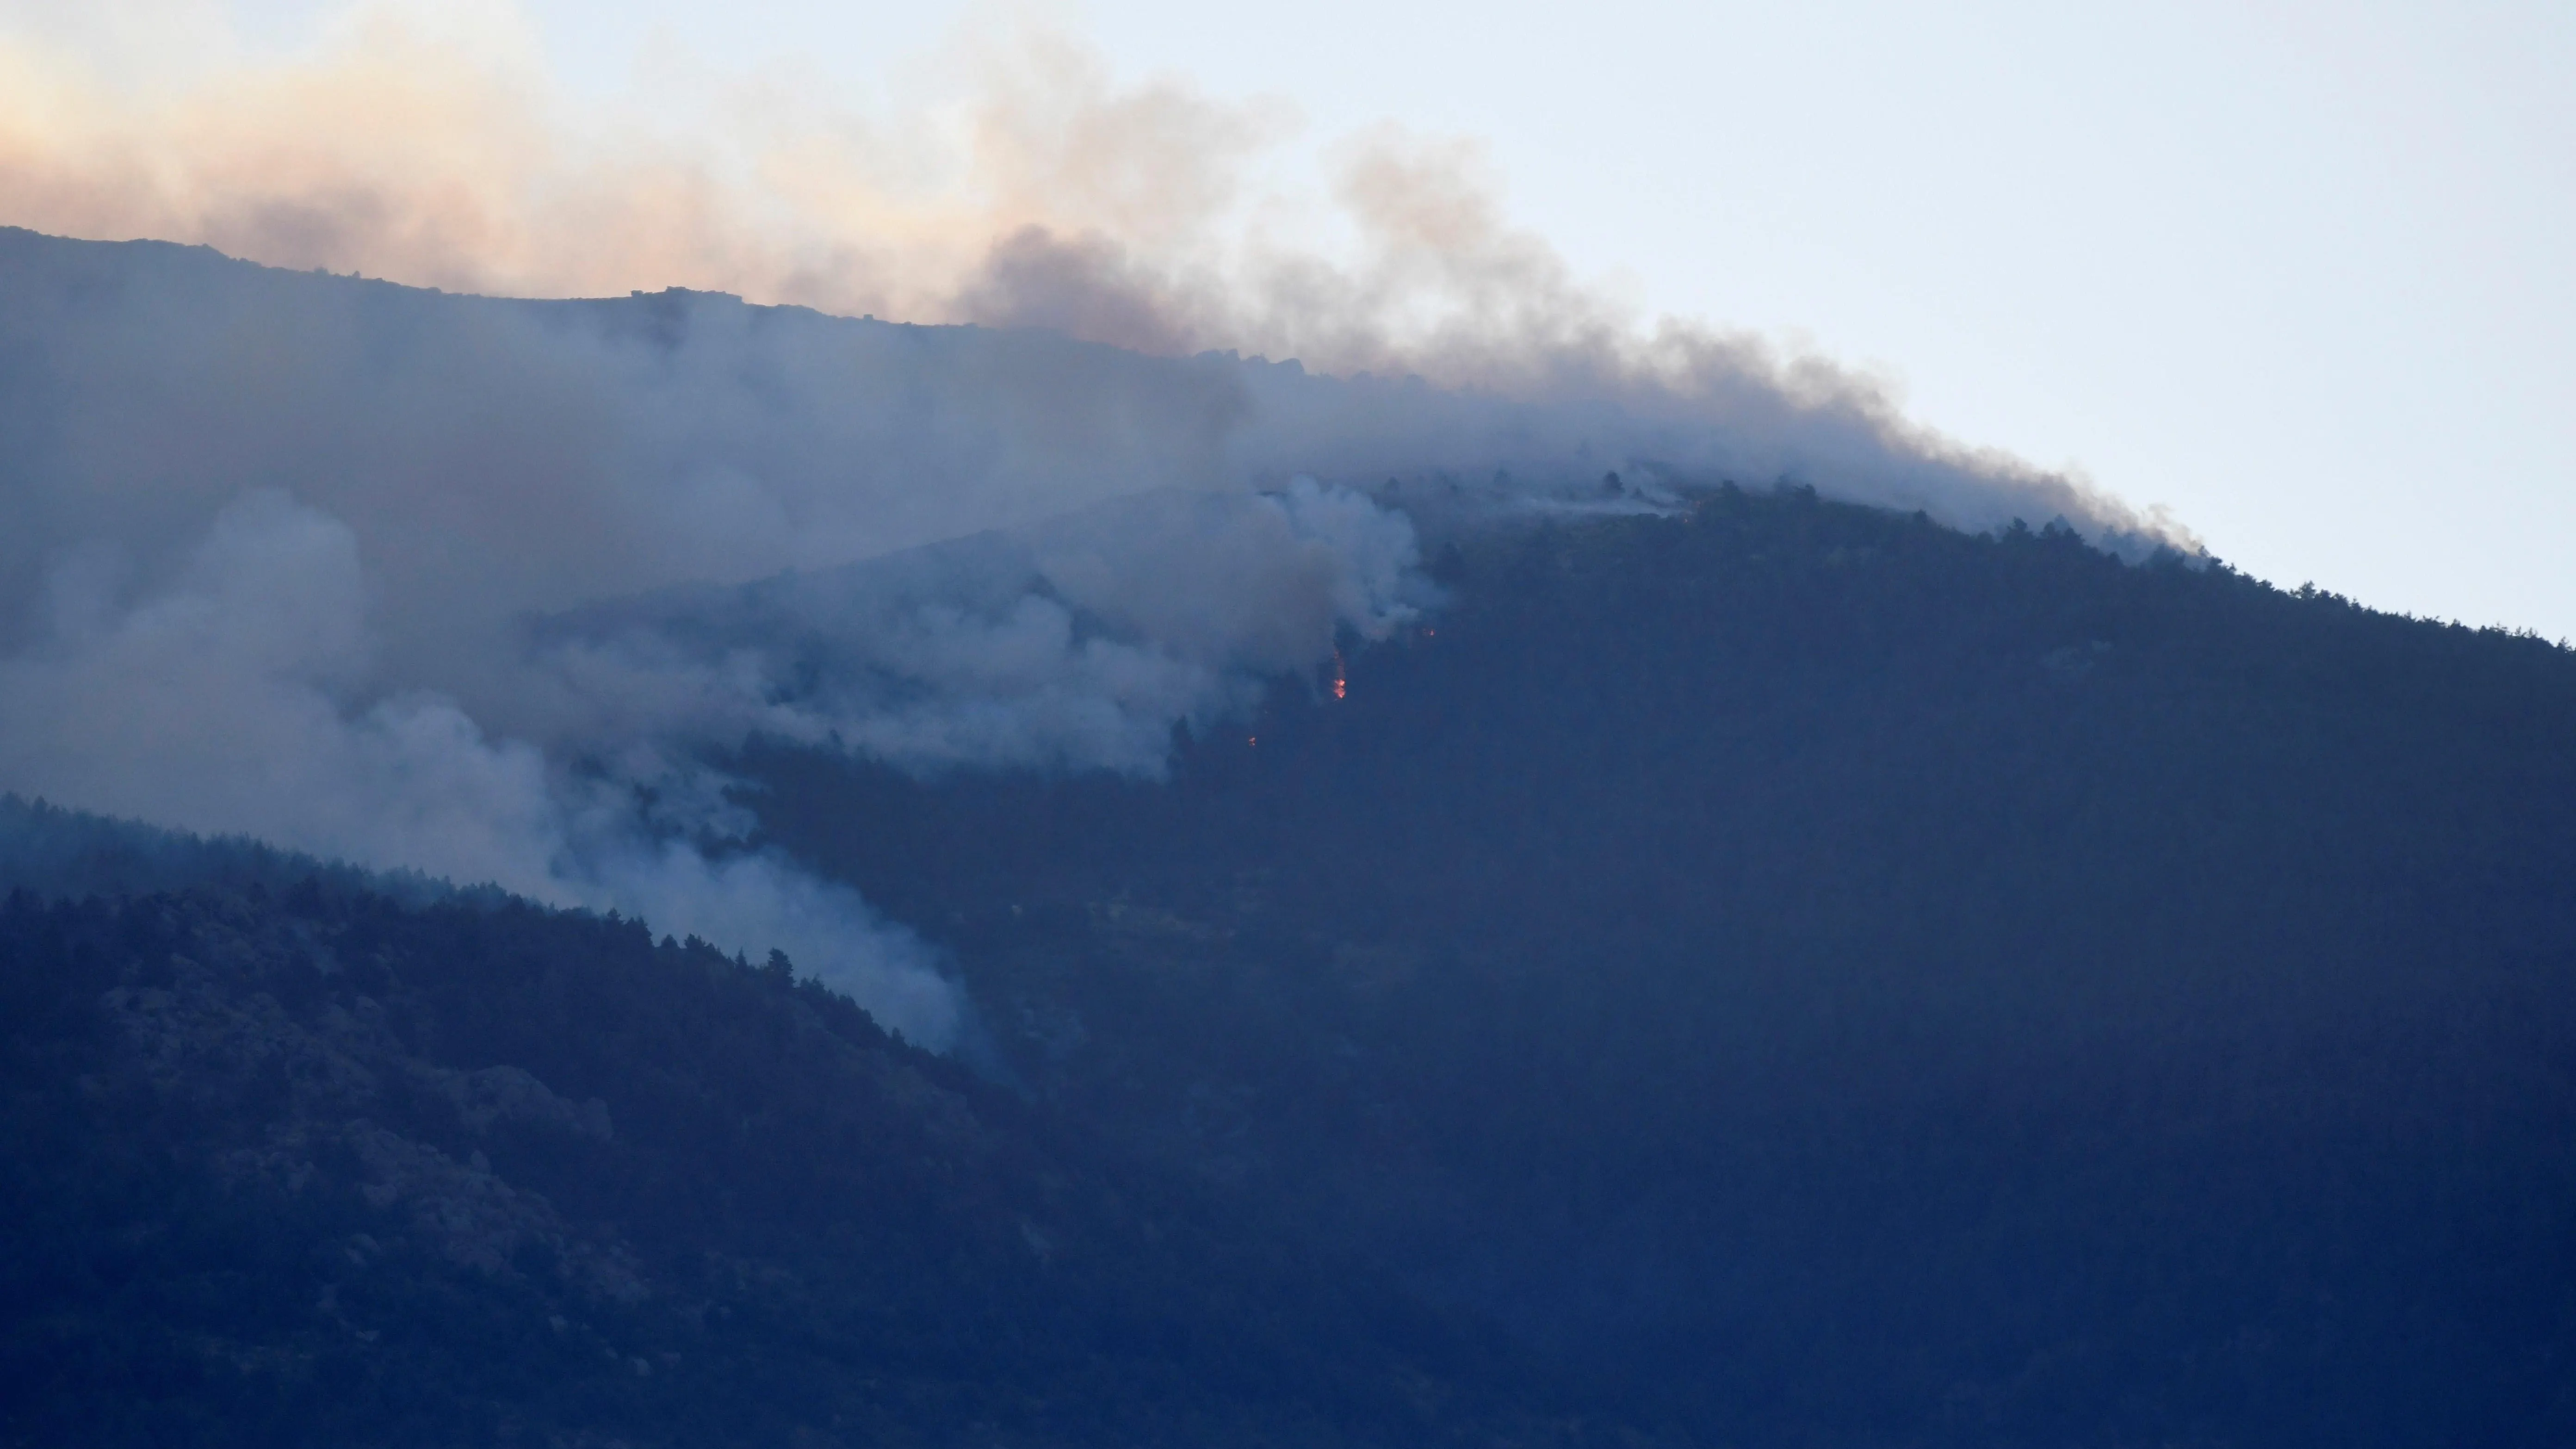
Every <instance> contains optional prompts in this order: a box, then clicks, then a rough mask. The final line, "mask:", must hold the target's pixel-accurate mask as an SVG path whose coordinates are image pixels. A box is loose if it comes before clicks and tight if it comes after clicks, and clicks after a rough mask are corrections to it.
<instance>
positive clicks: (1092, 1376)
mask: <svg viewBox="0 0 2576 1449" xmlns="http://www.w3.org/2000/svg"><path fill="white" fill-rule="evenodd" d="M1431 571H1432V573H1433V575H1434V577H1435V578H1436V580H1437V582H1438V583H1439V585H1440V587H1441V589H1442V590H1443V591H1444V594H1445V596H1446V599H1447V603H1446V604H1445V606H1443V607H1442V608H1441V609H1440V610H1438V611H1437V612H1436V613H1433V614H1430V615H1426V616H1425V617H1424V618H1422V619H1421V620H1419V621H1418V622H1417V623H1415V624H1414V625H1412V626H1409V627H1408V628H1407V629H1405V630H1404V631H1403V632H1401V633H1400V634H1399V635H1398V636H1396V637H1394V638H1392V639H1389V640H1387V641H1384V642H1379V643H1367V642H1365V641H1362V640H1359V639H1357V638H1350V639H1346V640H1345V641H1344V647H1343V650H1342V652H1341V655H1340V658H1339V659H1338V661H1337V663H1336V664H1335V665H1334V666H1331V667H1329V669H1328V671H1327V672H1325V673H1324V674H1322V675H1320V676H1318V677H1314V678H1308V677H1304V676H1299V677H1291V678H1281V679H1278V680H1275V681H1273V683H1272V685H1271V687H1270V688H1269V690H1268V692H1267V696H1266V700H1267V702H1266V703H1265V704H1264V705H1263V706H1262V707H1261V709H1260V711H1259V712H1258V713H1257V715H1254V716H1250V717H1245V718H1242V719H1240V720H1238V721H1229V722H1228V723H1227V724H1226V725H1225V726H1224V727H1223V728H1214V729H1206V730H1198V731H1190V730H1183V731H1180V732H1178V733H1177V734H1176V736H1175V739H1174V741H1173V757H1172V767H1171V771H1170V775H1169V778H1168V779H1166V780H1161V781H1154V780H1146V779H1139V778H1135V777H1133V776H1124V775H1114V774H1109V773H1066V772H1061V771H1056V772H1038V771H1025V772H1009V771H994V770H973V769H958V770H950V771H944V772H941V771H931V772H921V771H906V770H902V769H897V768H894V767H892V766H890V765H887V764H885V763H883V762H881V761H873V760H870V759H868V758H866V757H864V756H859V755H854V754H852V753H850V752H847V751H836V750H832V749H828V748H814V747H811V746H807V745H797V744H791V743H788V742H784V741H770V742H757V741H756V742H754V743H752V744H751V745H749V746H747V747H746V748H745V749H744V750H742V751H741V752H740V753H739V754H738V755H737V756H736V757H733V758H731V759H729V760H727V761H725V762H724V763H725V764H727V765H728V766H729V767H730V768H731V769H732V770H733V771H734V772H735V773H736V775H737V776H738V777H739V778H741V779H744V780H746V781H749V782H751V783H750V784H749V786H748V787H747V788H746V789H744V790H743V791H742V792H741V794H740V796H739V801H738V803H740V804H742V805H744V806H746V807H747V808H749V809H750V810H751V811H752V812H753V813H754V814H755V815H756V817H757V820H758V822H759V826H758V835H757V836H756V838H755V839H754V840H753V841H752V842H750V844H752V845H754V846H758V847H761V848H768V849H774V850H779V851H784V852H787V853H788V854H790V855H792V856H793V857H795V858H796V859H797V860H799V861H801V862H802V863H803V864H804V865H805V866H806V867H808V868H810V869H812V870H815V871H817V872H819V873H822V874H824V875H827V876H829V877H831V878H834V879H836V880H839V881H842V882H845V883H847V884H850V885H853V886H855V887H857V888H858V889H859V890H860V891H861V892H863V893H864V894H865V895H866V896H867V898H868V899H869V900H870V901H872V902H874V903H876V904H877V905H878V906H879V907H880V908H882V909H883V910H884V911H885V912H886V913H887V914H888V915H889V916H890V917H892V918H893V919H895V920H897V921H900V922H902V923H903V924H904V925H906V926H908V927H909V928H911V929H912V930H914V931H917V932H919V933H921V935H922V936H923V937H925V938H926V939H928V940H929V941H931V942H933V943H935V945H936V946H937V947H938V949H939V950H940V951H941V952H942V953H943V954H942V959H943V960H944V961H945V963H946V964H947V967H948V969H950V970H952V971H953V972H954V973H955V974H956V975H957V977H958V978H959V979H960V980H961V981H962V982H963V983H964V986H965V989H966V992H967V995H968V997H969V998H970V999H971V1001H972V1003H973V1006H974V1011H975V1018H976V1030H975V1032H974V1033H973V1034H972V1035H971V1036H970V1038H969V1039H968V1040H966V1041H965V1042H964V1044H963V1045H961V1047H960V1048H959V1050H958V1051H957V1052H956V1053H955V1054H954V1055H953V1056H951V1057H948V1058H940V1057H934V1056H931V1055H928V1054H925V1053H923V1052H921V1051H919V1050H917V1049H916V1048H914V1047H912V1046H909V1045H907V1044H905V1043H902V1042H900V1041H898V1040H896V1039H895V1038H893V1037H891V1036H889V1035H887V1034H886V1033H884V1032H882V1031H880V1030H879V1029H878V1028H877V1027H876V1026H875V1025H874V1024H873V1023H872V1022H870V1021H869V1020H868V1019H867V1018H866V1016H865V1014H864V1013H862V1012H860V1011H858V1010H857V1009H856V1008H855V1007H853V1006H851V1005H850V1004H849V1003H847V1002H846V1001H842V1000H840V999H838V998H836V997H834V996H833V995H831V994H830V993H828V992H825V991H823V990H821V989H820V988H818V987H816V986H814V985H812V984H810V983H805V984H800V983H798V982H797V981H796V980H795V979H794V977H793V975H792V974H791V971H790V969H789V966H788V963H786V962H784V961H776V962H771V963H769V964H768V965H766V966H757V965H753V964H750V963H748V962H746V961H742V960H738V959H735V958H731V957H728V956H727V955H725V954H723V953H720V952H717V951H715V950H713V949H711V948H708V947H706V946H704V945H703V943H694V942H682V941H669V940H658V939H657V938H655V937H654V936H653V935H652V934H651V932H650V931H649V930H648V928H647V927H646V926H645V925H643V924H641V923H638V922H635V921H631V920H622V919H605V918H595V917H589V916H584V915H580V914H572V913H562V912H554V911H546V910H540V909H535V908H532V907H528V906H525V905H521V904H512V903H509V902H506V901H502V900H498V899H495V898H489V897H484V896H473V897H465V898H455V899H440V898H437V897H435V896H434V895H418V896H414V897H410V898H397V897H396V896H392V895H387V894H385V893H384V892H383V891H382V890H381V889H379V888H377V887H376V886H374V885H371V884H370V883H368V882H367V881H365V880H362V879H348V878H340V877H330V876H327V875H325V876H324V877H323V878H319V879H315V880H313V881H311V883H309V884H298V883H296V882H294V881H292V880H288V879H284V878H280V877H272V876H268V875H262V874H259V873H257V872H247V873H246V872H244V871H241V870H239V869H235V871H234V873H233V874H232V875H229V876H210V878H209V879H208V880H206V881H205V882H204V883H202V884H195V885H192V884H191V883H190V882H189V881H187V880H185V879H181V878H176V877H174V876H173V875H171V874H170V873H168V872H167V871H163V872H162V873H159V874H154V875H151V876H149V877H148V878H135V879H132V880H130V881H128V882H126V883H123V884H120V883H119V882H118V881H117V880H116V879H114V878H113V876H114V874H115V872H114V870H112V869H110V867H109V866H106V865H96V864H93V866H90V867H84V868H83V870H84V871H86V874H82V873H80V872H74V874H75V875H77V876H78V877H79V878H78V879H73V880H65V879H56V880H53V881H34V880H28V881H25V882H24V883H26V884H30V885H38V886H41V887H43V889H41V890H27V891H21V892H20V893H18V894H16V895H13V896H11V897H10V899H9V903H8V906H7V908H6V911H5V913H0V981H5V990H6V992H7V1000H6V1003H5V1010H0V1021H5V1023H6V1025H5V1027H0V1030H4V1031H5V1033H6V1041H5V1052H6V1055H5V1058H0V1062H5V1067H0V1070H5V1074H6V1092H7V1098H6V1100H7V1103H8V1107H7V1117H6V1119H5V1130H6V1132H7V1133H8V1141H7V1143H6V1151H5V1154H0V1160H5V1162H6V1163H7V1164H8V1173H9V1176H8V1179H7V1183H6V1188H5V1191H6V1194H7V1196H6V1199H5V1200H6V1203H7V1212H8V1214H9V1218H10V1221H11V1222H12V1223H13V1224H14V1225H15V1227H16V1231H14V1232H12V1233H11V1234H10V1235H9V1244H10V1246H9V1253H10V1256H9V1258H8V1259H7V1260H6V1263H5V1265H0V1273H5V1275H6V1281H5V1283H0V1298H4V1299H5V1301H6V1302H8V1303H9V1304H10V1305H12V1306H11V1308H10V1309H9V1310H8V1317H7V1322H6V1328H5V1332H6V1337H5V1340H0V1354H5V1358H4V1359H0V1374H5V1375H6V1376H7V1380H6V1382H7V1391H6V1392H5V1394H0V1401H5V1403H6V1405H7V1407H6V1408H5V1409H0V1436H5V1437H6V1438H7V1439H8V1440H9V1441H11V1442H23V1443H31V1444H32V1443H38V1442H62V1441H65V1440H70V1439H79V1440H82V1441H85V1442H95V1443H120V1442H122V1443H152V1442H172V1441H173V1440H174V1439H185V1440H186V1441H188V1442H209V1443H213V1442H243V1443H280V1442H313V1443H323V1442H329V1443H388V1444H390V1443H403V1444H413V1443H418V1444H431V1443H453V1442H464V1441H467V1440H472V1441H475V1442H492V1441H507V1440H512V1439H515V1440H516V1441H517V1442H529V1443H565V1444H574V1443H608V1442H612V1441H622V1442H628V1443H638V1444H642V1443H705V1442H716V1443H743V1444H788V1443H797V1444H808V1443H834V1442H838V1443H849V1444H859V1443H906V1442H917V1443H925V1444H961V1445H962V1444H986V1443H1006V1444H1031V1445H1037V1444H1113V1443H1115V1444H1127V1443H1173V1444H1180V1443H1212V1442H1225V1443H1236V1442H1243V1443H1260V1442H1272V1443H1283V1444H1286V1443H1300V1444H1304V1443H1312V1444H1334V1443H1342V1444H1387V1445H1395V1444H1418V1443H1443V1442H1455V1443H1476V1444H1491V1445H1502V1444H1539V1443H1562V1444H1580V1443H1603V1444H1609V1443H1619V1444H1648V1443H1668V1444H1675V1445H1679V1444H1694V1445H1700V1444H1704V1445H1718V1444H1779V1445H1802V1444H1836V1445H1849V1444H1882V1445H1928V1444H1960V1445H1968V1444H1975V1445H1991V1444H2030V1445H2065V1444H2099V1445H2119V1444H2148V1443H2155V1444H2213V1445H2214V1444H2228V1443H2268V1442H2283V1441H2297V1442H2326V1441H2333V1442H2343V1443H2352V1444H2429V1443H2453V1442H2460V1441H2463V1440H2474V1441H2485V1442H2550V1441H2554V1440H2557V1439H2563V1438H2566V1437H2569V1436H2570V1435H2571V1434H2576V1390H2571V1389H2570V1388H2569V1385H2570V1384H2571V1383H2576V1373H2571V1372H2570V1365H2571V1363H2576V1147H2571V1144H2576V829H2571V828H2570V827H2571V824H2576V734H2571V727H2576V656H2571V654H2570V653H2569V652H2568V651H2567V650H2565V649H2563V648H2559V647H2556V646H2552V645H2550V644H2547V643H2545V642H2542V641H2539V640H2535V639H2530V638H2526V637H2519V636H2515V635H2510V634H2505V633H2500V632H2495V631H2473V630H2467V629H2462V628H2458V627H2453V626H2444V625H2439V624H2434V623H2430V622H2425V621H2418V620H2409V619H2401V618H2393V617H2389V616H2386V615H2381V614H2376V613H2372V612H2370V611H2368V610H2366V609H2362V608H2359V607H2356V606H2354V605H2352V604H2350V603H2348V602H2346V601H2343V600H2340V599H2336V598H2333V597H2331V596H2327V595H2318V594H2314V593H2313V592H2312V591H2307V592H2302V593H2300V594H2285V593H2282V592H2280V591H2277V590H2274V589H2270V588H2268V587H2266V586H2264V585H2262V584H2260V583H2259V582H2256V581H2254V580H2251V579H2248V578H2245V577H2243V576H2240V575H2237V574H2234V573H2231V572H2229V571H2228V570H2226V569H2225V568H2223V567H2219V566H2203V565H2197V564H2194V563H2191V562H2188V561H2185V560H2182V559H2179V558H2166V559H2163V560H2160V561H2155V562H2150V563H2146V564H2130V563H2123V562H2121V561H2118V560H2116V559H2113V558H2111V557H2109V556H2107V555H2105V554H2102V553H2100V552H2098V551H2096V550H2094V549H2092V548H2090V547H2088V546H2087V545H2086V544H2084V543H2083V542H2082V541H2081V540H2079V539H2077V538H2075V537H2073V536H2071V535H2069V534H2067V533H2066V532H2064V531H2062V530H2056V529H2041V530H2036V531H2034V530H2031V529H2027V528H2020V529H2013V530H2009V531H2006V532H2004V533H2001V534H1999V535H1995V536H1985V537H1980V536H1973V535H1967V534H1962V533H1958V532H1954V531H1951V530H1947V529H1944V528H1940V527H1937V526H1935V525H1933V524H1931V523H1929V522H1927V521H1924V520H1921V519H1917V518H1911V517H1908V516H1905V515H1902V514H1897V513H1891V512H1884V511H1876V510H1871V509H1865V508H1859V507H1852V506H1846V505H1838V504H1833V503H1828V502H1825V501H1822V500H1820V499H1818V498H1816V497H1814V496H1813V495H1812V494H1809V493H1806V492H1804V491H1803V490H1797V489H1784V490H1781V491H1778V492H1765V493H1747V492H1741V491H1737V490H1734V489H1731V488H1728V489H1719V490H1716V491H1713V492H1710V493H1707V494H1705V495H1702V496H1700V497H1698V498H1697V499H1695V500H1694V501H1693V502H1692V503H1691V504H1690V506H1688V507H1687V508H1686V509H1682V510H1680V511H1677V512H1674V513H1672V514H1669V515H1663V516H1654V515H1637V516H1626V517H1615V518H1591V519H1577V520H1570V521H1556V522H1532V523H1529V524H1526V525H1524V526H1516V527H1498V528H1487V529H1481V530H1473V531H1468V532H1464V533H1461V534H1460V535H1458V536H1457V537H1456V538H1455V539H1454V540H1452V541H1451V542H1450V543H1448V544H1447V545H1445V546H1443V547H1442V548H1441V549H1439V550H1438V552H1437V554H1436V556H1435V557H1434V558H1433V559H1432V560H1431ZM1336 682H1338V686H1339V687H1335V684H1336ZM55 828H58V829H59V828H63V823H62V822H61V821H59V820H57V821H56V822H55ZM5 858H6V857H5V855H0V859H5ZM181 874H182V875H184V874H185V873H184V872H182V873H181ZM290 874H291V872H290Z"/></svg>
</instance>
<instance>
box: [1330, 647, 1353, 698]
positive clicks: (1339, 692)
mask: <svg viewBox="0 0 2576 1449" xmlns="http://www.w3.org/2000/svg"><path fill="white" fill-rule="evenodd" d="M1350 692H1351V681H1350V676H1349V674H1347V673H1346V672H1344V670H1343V669H1342V651H1340V650H1339V649H1336V650H1334V651H1333V698H1335V699H1341V698H1343V697H1344V696H1346V695H1348V694H1349V693H1350Z"/></svg>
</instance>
